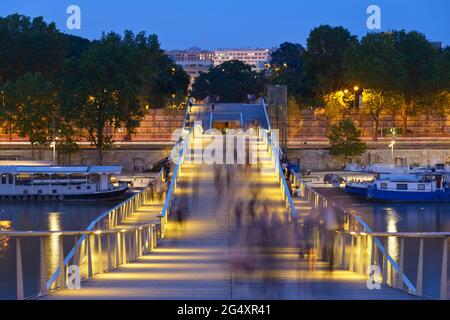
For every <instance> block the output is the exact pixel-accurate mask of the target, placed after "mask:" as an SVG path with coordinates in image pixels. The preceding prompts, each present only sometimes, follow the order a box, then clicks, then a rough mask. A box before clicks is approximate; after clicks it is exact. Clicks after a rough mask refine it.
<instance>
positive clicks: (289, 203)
mask: <svg viewBox="0 0 450 320" xmlns="http://www.w3.org/2000/svg"><path fill="white" fill-rule="evenodd" d="M262 132H263V137H264V139H265V140H266V141H267V144H268V148H269V150H270V154H271V158H272V161H274V164H275V171H276V172H277V174H278V178H279V180H280V183H281V188H282V189H283V192H284V194H285V197H286V205H287V207H288V208H289V209H290V214H291V215H290V216H291V218H292V219H297V217H298V216H297V209H296V208H295V204H294V200H293V199H292V195H291V193H290V191H289V190H290V189H289V187H288V184H287V182H286V178H285V177H284V172H283V169H282V167H281V163H280V158H279V156H278V155H279V154H278V152H277V149H276V148H275V147H274V145H273V142H272V139H271V137H270V135H269V132H268V131H267V130H266V129H262Z"/></svg>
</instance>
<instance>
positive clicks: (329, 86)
mask: <svg viewBox="0 0 450 320" xmlns="http://www.w3.org/2000/svg"><path fill="white" fill-rule="evenodd" d="M356 42H357V38H356V36H354V35H351V34H350V32H349V31H348V30H347V29H345V28H343V27H331V26H328V25H321V26H319V27H317V28H315V29H313V30H312V31H311V33H310V35H309V38H308V40H307V50H306V54H305V80H304V86H305V91H306V93H305V95H307V96H309V97H310V98H311V99H312V100H313V101H316V102H317V103H323V101H324V98H325V97H326V95H328V94H329V93H330V92H336V91H340V90H344V89H345V87H346V86H347V85H348V79H347V78H346V75H345V70H344V65H343V62H344V53H345V51H346V50H347V48H349V47H351V46H353V45H354V44H355V43H356Z"/></svg>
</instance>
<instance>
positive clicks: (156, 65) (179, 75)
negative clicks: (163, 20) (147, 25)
mask: <svg viewBox="0 0 450 320" xmlns="http://www.w3.org/2000/svg"><path fill="white" fill-rule="evenodd" d="M123 42H124V44H125V45H126V46H128V47H129V48H131V49H133V50H134V54H135V56H134V58H133V59H134V61H136V62H137V63H138V67H139V68H140V69H141V79H142V89H141V93H140V101H141V103H142V104H143V105H148V106H149V107H150V108H164V107H173V105H179V104H180V103H181V101H183V100H184V97H185V96H186V92H187V88H188V86H189V75H188V74H187V73H186V72H185V71H184V70H183V69H182V68H181V67H180V66H178V65H176V64H175V63H174V62H173V61H172V60H171V59H170V58H169V57H168V56H167V55H166V54H165V52H164V51H163V50H162V49H161V46H160V43H159V41H158V37H157V36H156V35H150V36H148V37H147V36H146V35H145V33H144V32H140V33H138V34H137V35H136V36H134V34H133V33H132V32H131V31H126V32H125V35H124V40H123Z"/></svg>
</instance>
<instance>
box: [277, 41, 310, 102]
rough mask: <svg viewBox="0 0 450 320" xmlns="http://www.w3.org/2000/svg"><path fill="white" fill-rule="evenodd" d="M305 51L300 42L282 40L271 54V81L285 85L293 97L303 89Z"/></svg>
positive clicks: (297, 95)
mask: <svg viewBox="0 0 450 320" xmlns="http://www.w3.org/2000/svg"><path fill="white" fill-rule="evenodd" d="M305 53H306V51H305V49H304V48H303V47H302V46H301V45H300V44H297V43H290V42H284V43H282V44H281V45H280V47H279V48H278V49H277V50H275V51H274V52H273V53H272V55H271V60H270V75H269V77H270V80H271V82H272V83H274V84H280V85H287V86H288V90H289V93H290V95H293V96H295V97H299V96H300V95H301V94H302V91H303V90H302V89H303V86H302V81H303V77H304V60H305Z"/></svg>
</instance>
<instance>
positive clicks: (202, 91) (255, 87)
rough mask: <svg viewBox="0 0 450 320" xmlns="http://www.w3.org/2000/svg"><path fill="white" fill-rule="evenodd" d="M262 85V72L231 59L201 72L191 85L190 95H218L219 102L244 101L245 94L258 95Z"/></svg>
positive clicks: (198, 96) (198, 97)
mask: <svg viewBox="0 0 450 320" xmlns="http://www.w3.org/2000/svg"><path fill="white" fill-rule="evenodd" d="M263 87H264V85H263V74H260V73H257V72H255V71H252V69H251V66H250V65H247V64H245V63H243V62H241V61H239V60H231V61H227V62H224V63H222V64H221V65H219V66H216V67H213V68H211V69H210V70H209V72H208V73H203V74H201V75H200V76H199V78H198V79H197V81H196V82H195V83H194V85H193V88H192V95H193V96H194V97H195V98H196V99H200V100H202V99H205V98H206V97H207V96H218V97H220V101H221V102H244V101H246V99H247V94H253V95H259V94H261V92H262V91H263Z"/></svg>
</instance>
